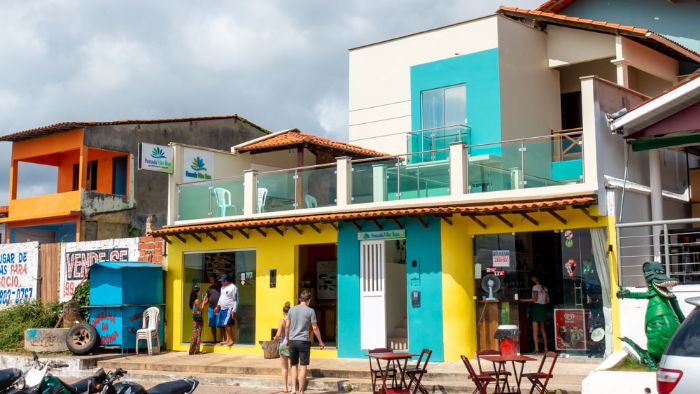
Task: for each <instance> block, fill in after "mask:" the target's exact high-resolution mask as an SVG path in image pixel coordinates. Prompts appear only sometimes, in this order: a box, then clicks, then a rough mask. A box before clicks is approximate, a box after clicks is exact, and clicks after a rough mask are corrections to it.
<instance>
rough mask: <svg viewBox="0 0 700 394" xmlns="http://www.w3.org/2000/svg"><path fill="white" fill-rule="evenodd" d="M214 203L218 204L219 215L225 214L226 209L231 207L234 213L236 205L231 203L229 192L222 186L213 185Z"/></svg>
mask: <svg viewBox="0 0 700 394" xmlns="http://www.w3.org/2000/svg"><path fill="white" fill-rule="evenodd" d="M213 193H214V198H216V205H218V206H219V216H221V217H224V216H226V209H227V208H233V214H234V215H235V214H236V206H235V205H233V204H232V203H231V192H230V191H228V190H226V189H224V188H223V187H215V188H214V190H213Z"/></svg>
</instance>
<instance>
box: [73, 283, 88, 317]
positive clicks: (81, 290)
mask: <svg viewBox="0 0 700 394" xmlns="http://www.w3.org/2000/svg"><path fill="white" fill-rule="evenodd" d="M73 302H75V306H76V307H77V308H78V310H80V317H81V319H82V320H83V321H87V320H88V317H89V316H88V310H87V309H86V308H84V307H86V306H88V305H90V281H89V280H85V281H83V282H82V283H81V284H79V285H78V286H76V287H75V292H73Z"/></svg>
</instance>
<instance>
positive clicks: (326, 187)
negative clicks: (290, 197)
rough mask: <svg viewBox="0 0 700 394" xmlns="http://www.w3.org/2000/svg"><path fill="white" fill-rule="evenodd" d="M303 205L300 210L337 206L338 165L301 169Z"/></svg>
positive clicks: (299, 170)
mask: <svg viewBox="0 0 700 394" xmlns="http://www.w3.org/2000/svg"><path fill="white" fill-rule="evenodd" d="M297 172H298V175H299V179H300V180H301V190H302V192H303V193H302V196H301V198H302V201H303V204H297V206H298V207H299V208H302V207H303V208H316V207H329V206H333V205H336V204H337V191H336V188H337V185H338V181H337V180H336V165H335V164H333V165H329V166H323V167H311V168H299V169H298V170H297Z"/></svg>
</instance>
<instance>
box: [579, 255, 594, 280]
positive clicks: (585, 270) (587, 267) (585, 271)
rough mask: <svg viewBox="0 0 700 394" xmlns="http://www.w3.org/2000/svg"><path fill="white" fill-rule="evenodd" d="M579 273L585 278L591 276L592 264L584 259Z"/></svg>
mask: <svg viewBox="0 0 700 394" xmlns="http://www.w3.org/2000/svg"><path fill="white" fill-rule="evenodd" d="M581 271H582V272H581V275H583V276H584V277H585V278H589V277H591V276H593V262H592V261H591V260H590V259H584V260H583V266H582V267H581Z"/></svg>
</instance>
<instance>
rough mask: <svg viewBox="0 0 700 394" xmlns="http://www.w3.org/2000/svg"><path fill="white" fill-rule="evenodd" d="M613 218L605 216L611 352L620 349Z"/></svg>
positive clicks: (617, 277) (615, 229) (615, 237)
mask: <svg viewBox="0 0 700 394" xmlns="http://www.w3.org/2000/svg"><path fill="white" fill-rule="evenodd" d="M615 223H616V221H615V217H614V216H607V224H608V245H611V246H612V248H611V251H610V252H609V253H608V263H609V264H610V307H611V312H610V313H611V315H612V333H613V350H615V351H618V350H621V349H622V341H620V335H621V331H620V300H618V299H617V291H618V290H619V289H620V287H619V286H618V283H620V278H619V276H618V272H619V271H618V267H617V256H618V254H617V253H618V250H617V227H615Z"/></svg>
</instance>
